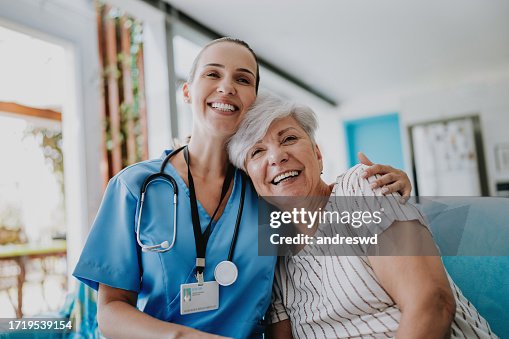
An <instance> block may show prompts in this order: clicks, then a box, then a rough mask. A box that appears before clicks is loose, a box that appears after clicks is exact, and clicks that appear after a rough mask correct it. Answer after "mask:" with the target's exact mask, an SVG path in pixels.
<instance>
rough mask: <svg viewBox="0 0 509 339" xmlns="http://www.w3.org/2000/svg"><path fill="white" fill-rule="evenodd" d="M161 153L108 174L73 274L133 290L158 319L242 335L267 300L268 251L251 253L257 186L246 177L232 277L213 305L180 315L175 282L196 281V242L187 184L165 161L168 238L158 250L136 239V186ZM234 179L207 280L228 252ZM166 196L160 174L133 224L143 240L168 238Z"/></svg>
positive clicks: (236, 193)
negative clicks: (215, 306) (235, 269)
mask: <svg viewBox="0 0 509 339" xmlns="http://www.w3.org/2000/svg"><path fill="white" fill-rule="evenodd" d="M168 152H169V151H167V152H166V154H167V153H168ZM166 154H163V157H164V156H165V155H166ZM163 157H162V158H163ZM162 158H161V159H158V160H151V161H146V162H142V163H139V164H135V165H133V166H130V167H128V168H126V169H124V170H123V171H122V172H120V173H119V174H118V175H116V176H115V177H114V178H112V179H111V181H110V183H109V185H108V188H107V189H106V192H105V194H104V198H103V202H102V204H101V207H100V209H99V212H98V214H97V217H96V220H95V222H94V225H93V227H92V230H91V232H90V234H89V237H88V240H87V243H86V245H85V247H84V249H83V252H82V254H81V257H80V260H79V262H78V264H77V266H76V269H75V271H74V276H76V277H77V278H78V279H79V280H80V281H82V282H83V283H85V284H87V285H88V286H90V287H92V288H94V289H97V287H98V283H102V284H106V285H109V286H113V287H116V288H121V289H126V290H130V291H134V292H137V293H138V305H137V307H138V308H139V309H140V310H141V311H143V312H145V313H147V314H149V315H151V316H154V317H156V318H158V319H161V320H164V321H169V322H173V323H177V324H182V325H185V326H190V327H193V328H196V329H199V330H202V331H205V332H210V333H215V334H219V335H224V336H230V337H236V338H245V337H248V336H250V335H252V334H253V332H254V331H255V328H257V324H259V323H260V321H261V319H262V317H263V315H264V314H265V311H266V309H267V307H268V305H269V302H270V296H271V288H272V280H273V274H274V265H275V258H274V257H260V256H258V254H257V246H253V244H256V243H257V234H258V233H257V232H258V228H257V224H258V223H257V220H258V199H257V195H256V192H255V190H254V188H253V187H252V184H251V183H249V184H248V187H247V189H246V197H245V202H244V204H245V205H244V212H243V215H242V222H241V224H240V228H239V236H238V240H237V246H236V248H235V255H234V258H233V261H234V262H235V264H236V265H237V267H238V269H239V276H238V279H237V281H236V282H235V283H234V284H233V285H231V286H227V287H223V286H221V287H220V292H219V309H218V310H213V311H207V312H200V313H195V314H188V315H180V285H181V284H183V283H190V282H196V279H195V277H194V267H195V259H196V249H195V242H194V234H193V228H192V222H191V212H190V204H189V190H188V188H187V186H186V185H185V183H184V181H183V180H182V178H181V177H180V176H179V175H178V173H177V171H176V170H175V168H174V167H173V166H172V165H171V163H168V165H167V167H166V173H167V174H169V175H171V176H173V178H174V179H175V180H176V182H177V185H178V190H179V197H178V198H179V199H178V205H177V237H176V242H175V246H174V247H173V248H172V249H171V250H170V251H168V252H165V253H154V252H142V251H141V250H140V248H139V246H138V244H137V242H136V233H135V230H136V220H137V217H138V213H139V208H138V200H139V195H140V193H139V192H140V187H141V185H142V183H143V181H144V180H145V178H146V177H147V176H148V175H150V174H153V173H156V172H158V171H159V167H160V165H161V161H162ZM241 181H242V180H241V175H240V173H239V171H237V172H236V174H235V178H234V186H233V190H232V193H231V196H230V198H229V200H228V202H227V205H226V207H225V210H224V212H223V214H222V215H221V218H220V219H219V220H218V221H217V223H214V225H213V230H212V233H211V236H210V239H209V242H208V246H207V252H206V268H205V280H206V281H210V280H213V279H214V277H213V271H214V268H215V266H216V265H217V264H218V263H219V262H221V261H223V260H226V259H227V257H228V251H229V247H230V243H231V239H232V236H233V229H234V225H235V220H236V218H237V211H238V207H239V202H240V192H241ZM172 197H173V191H172V189H171V187H170V186H169V185H168V184H166V183H165V182H163V181H157V182H154V183H153V184H151V185H150V187H149V189H148V190H147V193H146V198H145V204H144V207H143V221H142V224H141V230H142V231H141V232H140V233H141V240H142V242H143V243H144V244H149V245H152V244H158V243H160V242H162V241H163V240H168V241H170V242H171V239H172V232H173V207H172V199H173V198H172ZM198 210H199V214H200V222H201V226H202V230H204V229H205V227H206V226H207V224H208V222H209V220H210V216H209V215H208V214H207V213H206V211H205V209H204V208H203V207H202V206H201V204H199V203H198Z"/></svg>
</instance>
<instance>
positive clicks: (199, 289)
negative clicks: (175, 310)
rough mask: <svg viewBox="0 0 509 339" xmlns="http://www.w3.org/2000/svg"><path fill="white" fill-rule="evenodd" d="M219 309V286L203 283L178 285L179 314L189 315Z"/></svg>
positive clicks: (213, 283)
mask: <svg viewBox="0 0 509 339" xmlns="http://www.w3.org/2000/svg"><path fill="white" fill-rule="evenodd" d="M218 308H219V284H218V283H217V281H205V282H204V283H203V285H201V286H199V285H198V283H192V284H182V285H180V314H191V313H197V312H204V311H210V310H217V309H218Z"/></svg>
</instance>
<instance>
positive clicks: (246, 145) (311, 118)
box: [228, 92, 318, 170]
mask: <svg viewBox="0 0 509 339" xmlns="http://www.w3.org/2000/svg"><path fill="white" fill-rule="evenodd" d="M289 116H290V117H292V118H294V119H295V120H296V121H297V123H298V124H299V125H300V126H301V127H302V129H304V131H305V132H306V133H307V135H308V136H309V137H310V138H311V141H312V142H313V144H316V142H315V131H316V129H317V127H318V122H317V119H316V114H315V112H313V110H312V109H311V108H309V107H308V106H305V105H299V104H296V103H293V102H290V101H286V100H284V99H282V98H280V97H277V96H275V95H274V94H270V93H267V92H262V93H260V94H258V97H257V98H256V101H255V103H254V105H253V106H252V107H251V108H250V110H249V111H248V112H247V113H246V116H245V117H244V120H242V122H241V124H240V127H239V129H238V131H237V133H235V134H234V135H233V136H232V137H231V139H230V141H229V142H228V154H229V156H230V161H231V162H232V164H233V165H235V166H236V167H238V168H241V169H243V170H246V166H245V164H246V158H247V153H248V152H249V150H250V149H251V148H252V147H253V146H254V145H255V144H256V143H257V142H258V141H259V140H261V139H263V137H264V136H265V134H266V133H267V130H268V129H269V127H270V125H271V124H272V123H273V122H274V121H275V120H278V119H282V118H286V117H289Z"/></svg>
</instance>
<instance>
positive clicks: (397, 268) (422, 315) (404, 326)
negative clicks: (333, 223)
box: [368, 221, 456, 339]
mask: <svg viewBox="0 0 509 339" xmlns="http://www.w3.org/2000/svg"><path fill="white" fill-rule="evenodd" d="M391 233H392V234H391ZM382 237H390V238H391V239H396V241H395V242H393V244H395V245H396V246H397V248H396V247H394V248H395V251H394V252H393V253H394V254H393V255H392V256H370V257H368V258H369V261H370V263H371V266H372V267H373V271H374V272H375V275H376V277H377V278H378V280H379V281H380V284H381V286H382V287H383V288H384V290H386V291H387V293H388V294H389V295H390V296H391V298H392V299H393V300H394V301H395V302H396V304H397V305H398V307H399V309H400V310H401V320H400V322H399V328H398V331H397V333H396V338H405V339H417V338H423V339H424V338H426V339H427V338H449V336H450V327H451V322H452V320H453V319H454V314H455V311H456V303H455V299H454V296H453V294H452V291H451V286H450V285H449V281H448V279H447V274H446V272H445V269H444V266H443V264H442V260H441V258H440V255H439V253H438V251H437V250H436V246H435V244H434V242H433V239H432V238H431V234H430V233H429V231H428V230H427V229H425V228H424V227H423V226H422V225H421V224H419V223H418V222H417V221H397V222H395V223H394V224H393V225H392V226H390V227H389V228H388V229H387V230H386V231H385V232H384V233H382ZM403 240H404V241H403ZM382 246H383V243H382ZM433 252H435V253H433ZM408 253H412V254H411V255H408ZM399 254H406V255H405V256H403V255H399ZM420 254H421V255H420ZM422 254H425V255H422Z"/></svg>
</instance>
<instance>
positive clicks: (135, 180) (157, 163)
mask: <svg viewBox="0 0 509 339" xmlns="http://www.w3.org/2000/svg"><path fill="white" fill-rule="evenodd" d="M168 153H169V151H165V152H164V153H163V155H162V156H161V157H159V158H156V159H150V160H145V161H141V162H137V163H135V164H132V165H129V166H127V167H126V168H124V169H122V170H121V171H120V172H118V173H117V174H116V175H115V176H114V177H112V178H111V179H110V183H111V182H113V181H120V182H122V183H123V184H124V185H125V186H127V188H128V189H129V190H130V191H131V192H139V191H140V189H141V185H143V182H144V181H145V179H146V178H147V177H148V176H149V175H151V174H154V173H158V172H159V169H160V167H161V164H162V162H163V159H164V157H165V156H166V154H168ZM168 166H169V165H168Z"/></svg>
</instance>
